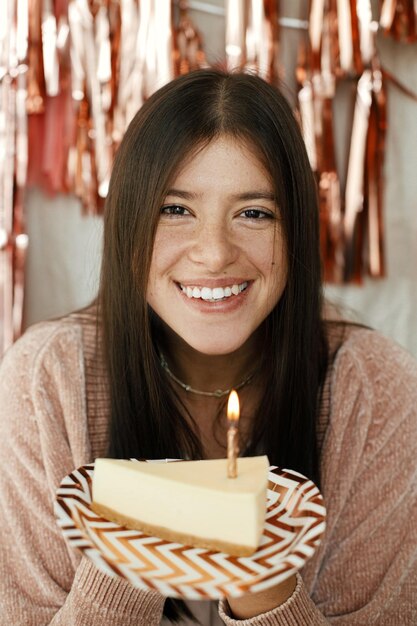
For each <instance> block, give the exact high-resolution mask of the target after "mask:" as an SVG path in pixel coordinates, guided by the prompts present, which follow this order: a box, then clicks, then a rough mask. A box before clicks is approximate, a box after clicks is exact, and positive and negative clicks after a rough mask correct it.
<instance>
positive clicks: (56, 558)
mask: <svg viewBox="0 0 417 626" xmlns="http://www.w3.org/2000/svg"><path fill="white" fill-rule="evenodd" d="M94 338H95V327H94V323H93V321H92V318H91V316H90V315H89V314H88V313H85V314H77V315H72V316H69V317H67V318H64V319H63V320H60V321H53V322H45V323H41V324H38V325H37V326H35V327H33V328H32V329H30V330H29V331H28V332H27V333H26V334H25V335H24V337H23V338H22V339H21V340H19V341H18V342H17V343H16V344H15V345H14V346H13V347H12V348H11V349H10V350H9V352H8V353H7V354H6V356H5V358H4V360H3V363H2V367H1V369H0V530H1V544H0V546H1V562H0V625H1V626H6V625H7V626H38V625H41V624H53V625H65V626H96V625H97V626H103V625H105V626H153V625H158V624H161V623H162V624H165V623H166V621H165V620H162V622H161V619H162V617H161V616H162V610H163V605H164V598H163V597H162V596H160V595H159V594H158V593H157V592H144V591H139V590H136V589H134V588H133V587H131V586H130V585H129V584H128V583H127V582H125V581H122V580H115V579H112V578H110V577H108V576H107V575H105V574H102V573H101V572H99V571H97V570H96V569H95V567H94V566H93V565H92V564H91V563H90V562H89V561H88V560H87V559H86V558H84V557H83V558H82V559H81V557H80V555H79V554H78V553H77V552H76V551H74V550H72V549H71V548H69V547H68V545H67V544H66V543H65V541H64V539H63V537H62V534H61V531H60V529H59V528H58V526H57V524H56V521H55V518H54V514H53V503H54V498H55V491H56V488H57V486H58V485H59V483H60V481H61V479H62V478H63V477H64V476H65V475H66V474H68V473H69V472H70V471H71V470H73V469H74V468H75V467H78V466H80V465H83V464H85V463H88V462H91V461H92V460H93V459H95V458H96V457H97V456H100V455H103V454H105V450H106V445H107V431H106V424H107V416H108V406H107V405H108V403H107V388H106V377H105V373H104V369H103V364H102V362H101V360H100V358H99V356H98V355H97V354H96V353H95V341H94ZM416 407H417V364H416V362H415V361H414V360H413V359H412V358H411V357H410V356H409V355H408V354H407V353H406V352H405V351H404V350H402V349H401V348H399V347H398V346H397V345H395V344H393V343H392V342H391V341H388V340H386V339H384V338H382V337H381V336H380V335H378V334H377V333H376V332H372V331H368V330H364V329H359V328H357V329H353V330H351V331H350V332H349V334H348V336H347V338H346V340H345V341H344V343H343V345H342V347H341V348H340V350H339V352H338V354H337V357H336V360H335V363H334V365H333V366H332V368H331V371H329V373H328V377H327V381H326V386H325V392H324V397H323V402H322V410H321V414H320V418H319V424H318V430H319V437H320V441H321V442H322V446H321V447H322V454H321V480H322V492H323V495H324V498H325V502H326V506H327V513H328V519H327V529H326V533H325V536H324V540H323V542H322V544H321V545H320V547H319V549H318V550H317V552H316V553H315V555H314V556H313V557H312V559H311V560H310V561H309V562H308V563H307V564H306V566H305V567H304V569H303V571H302V572H301V576H298V584H297V587H296V589H295V591H294V593H293V594H292V596H291V597H290V598H289V599H288V600H287V602H286V603H285V604H283V605H281V606H279V607H277V608H276V609H274V610H273V611H270V612H268V613H265V614H263V615H260V616H258V617H256V618H253V619H250V620H241V621H239V620H235V619H233V618H231V617H230V615H229V612H228V606H227V603H226V602H221V603H220V606H219V607H217V603H198V604H196V603H192V604H193V606H192V608H193V610H194V611H195V614H196V615H197V616H198V617H199V618H200V620H201V623H202V624H203V625H204V626H209V625H210V626H214V625H217V624H223V623H224V624H228V625H230V626H231V625H238V624H240V626H255V625H256V626H304V625H312V626H314V625H319V624H327V623H330V624H349V625H351V626H353V625H355V626H361V625H363V626H370V625H371V624H377V625H378V626H397V625H398V626H409V625H412V624H417V554H416V546H417V522H416V520H417V480H416V478H417V476H416V474H417V469H416V468H417V462H416V459H417V408H416ZM189 623H190V622H187V621H184V622H183V624H184V625H185V624H189Z"/></svg>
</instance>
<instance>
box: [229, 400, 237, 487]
mask: <svg viewBox="0 0 417 626" xmlns="http://www.w3.org/2000/svg"><path fill="white" fill-rule="evenodd" d="M239 414H240V411H239V396H238V395H237V393H236V391H235V390H234V389H233V390H232V391H231V392H230V395H229V400H228V402H227V420H228V424H229V427H228V430H227V478H236V477H237V456H238V454H239V440H238V429H237V426H238V421H239Z"/></svg>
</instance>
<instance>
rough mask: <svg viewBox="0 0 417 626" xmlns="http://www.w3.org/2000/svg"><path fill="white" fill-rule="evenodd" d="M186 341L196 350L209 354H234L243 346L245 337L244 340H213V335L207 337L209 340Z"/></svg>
mask: <svg viewBox="0 0 417 626" xmlns="http://www.w3.org/2000/svg"><path fill="white" fill-rule="evenodd" d="M185 342H186V343H188V345H189V346H190V347H191V348H193V350H195V351H196V352H199V353H200V354H205V355H207V356H225V355H226V354H232V353H233V352H236V351H237V350H239V348H241V347H242V346H243V344H244V343H245V339H242V341H233V342H230V341H215V340H214V341H213V337H210V338H208V339H207V341H195V340H190V341H187V340H186V339H185Z"/></svg>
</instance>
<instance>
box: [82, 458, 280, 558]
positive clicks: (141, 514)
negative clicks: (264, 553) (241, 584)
mask: <svg viewBox="0 0 417 626" xmlns="http://www.w3.org/2000/svg"><path fill="white" fill-rule="evenodd" d="M268 468H269V463H268V458H267V457H266V456H258V457H244V458H239V459H238V461H237V469H238V476H237V478H227V459H215V460H208V461H175V462H170V463H165V462H161V463H159V462H158V463H152V462H151V463H149V462H141V461H125V460H116V459H102V458H100V459H96V462H95V468H94V475H93V502H92V507H93V509H94V511H96V512H97V513H99V514H100V515H102V516H104V517H106V518H107V519H110V520H112V521H114V522H117V523H118V524H122V525H124V526H127V527H128V528H133V529H135V530H142V531H143V532H145V533H147V534H151V535H156V536H157V537H161V538H162V539H167V540H168V541H178V542H180V543H183V544H186V545H192V546H195V547H201V548H208V549H210V550H218V551H222V552H227V553H229V554H232V555H236V556H248V555H250V554H252V553H253V552H255V551H256V549H257V547H258V545H259V542H260V539H261V535H262V529H263V526H264V521H265V511H266V490H267V484H268Z"/></svg>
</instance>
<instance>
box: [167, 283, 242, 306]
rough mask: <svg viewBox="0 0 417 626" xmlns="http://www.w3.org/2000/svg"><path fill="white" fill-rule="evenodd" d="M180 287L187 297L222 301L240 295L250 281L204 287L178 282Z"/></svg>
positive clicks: (207, 300)
mask: <svg viewBox="0 0 417 626" xmlns="http://www.w3.org/2000/svg"><path fill="white" fill-rule="evenodd" d="M177 284H178V287H179V289H181V291H182V292H183V294H184V295H186V296H187V298H190V299H196V300H204V301H205V302H221V301H222V300H227V299H228V298H233V297H234V296H238V295H239V294H240V293H242V291H245V290H246V289H247V287H248V284H249V283H248V281H244V282H242V283H233V284H232V285H227V286H226V287H214V288H213V289H211V288H210V287H204V286H203V285H182V284H181V283H177Z"/></svg>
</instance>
